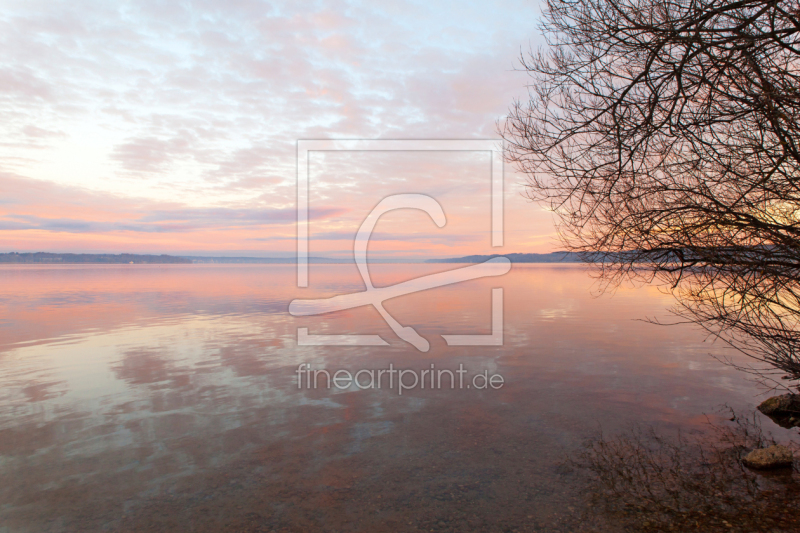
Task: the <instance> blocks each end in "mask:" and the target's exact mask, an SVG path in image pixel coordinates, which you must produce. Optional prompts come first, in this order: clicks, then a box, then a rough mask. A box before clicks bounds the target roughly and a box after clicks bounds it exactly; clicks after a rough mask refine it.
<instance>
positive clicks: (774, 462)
mask: <svg viewBox="0 0 800 533" xmlns="http://www.w3.org/2000/svg"><path fill="white" fill-rule="evenodd" d="M793 460H794V457H793V456H792V450H790V449H789V448H787V447H786V446H781V445H780V444H774V445H772V446H770V447H769V448H761V449H759V450H753V451H752V452H750V453H748V454H747V455H745V456H744V459H742V462H743V463H744V465H745V466H748V467H750V468H756V469H758V470H766V469H769V468H781V467H786V466H792V461H793Z"/></svg>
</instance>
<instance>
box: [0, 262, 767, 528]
mask: <svg viewBox="0 0 800 533" xmlns="http://www.w3.org/2000/svg"><path fill="white" fill-rule="evenodd" d="M448 268H452V265H375V266H373V267H372V275H373V279H374V282H375V284H376V285H388V284H393V283H397V282H401V281H404V280H407V279H409V278H412V277H415V276H418V275H423V274H426V273H430V272H433V271H440V270H444V269H448ZM310 280H311V287H312V288H310V289H297V288H296V287H295V270H294V267H293V266H290V265H286V266H283V265H107V266H92V265H74V266H67V265H59V266H34V265H25V266H17V267H9V266H4V267H0V480H2V482H0V531H10V532H17V531H19V532H28V531H31V532H40V531H105V530H108V531H177V530H185V531H227V530H231V531H359V532H376V531H431V530H434V531H578V530H581V529H582V528H584V526H585V527H589V526H591V527H596V528H599V529H601V530H602V529H607V530H609V531H613V530H614V525H613V524H612V523H605V522H604V518H603V517H602V516H600V515H597V516H595V515H594V514H593V513H592V512H591V509H590V508H589V507H587V505H588V503H587V502H586V501H585V500H584V497H583V496H582V495H581V494H582V493H581V491H580V488H581V479H580V476H579V475H578V474H577V473H575V472H572V471H570V470H569V469H565V468H564V467H563V466H561V462H562V460H563V458H564V456H565V454H567V453H569V452H570V451H571V450H574V449H575V448H576V447H577V446H578V445H579V444H580V443H581V441H582V440H583V439H585V438H586V437H587V436H590V435H592V434H594V433H596V431H597V430H598V429H599V428H602V430H603V431H605V432H611V433H613V432H614V431H616V430H619V429H622V428H624V427H627V426H628V425H629V424H631V423H642V424H649V425H654V426H656V427H657V428H661V429H664V430H671V429H674V428H678V427H680V428H684V429H685V428H689V429H690V430H691V428H693V427H697V426H700V425H701V424H702V422H703V421H704V420H705V416H704V415H705V414H713V413H714V412H715V411H717V409H718V408H719V406H720V405H721V404H722V403H727V404H728V405H730V406H732V407H734V408H737V409H742V410H752V409H753V407H754V406H755V405H756V404H757V403H758V402H759V401H760V400H761V399H763V397H762V396H759V393H760V392H761V391H760V389H758V388H757V387H756V386H755V385H754V384H753V383H751V382H749V381H747V380H746V379H745V376H743V375H741V374H740V373H737V372H736V371H734V370H732V369H730V368H728V367H725V366H723V365H721V364H720V363H718V362H717V361H715V360H714V359H713V358H712V357H711V356H710V355H709V354H714V355H717V356H725V355H729V356H734V357H735V354H726V353H725V351H724V350H723V348H722V347H721V346H718V345H714V344H712V343H710V342H704V337H703V335H702V334H701V333H699V332H698V331H696V330H694V329H692V328H690V327H684V326H676V327H670V328H664V327H658V326H654V325H651V324H647V323H644V322H641V321H638V320H636V319H641V318H644V317H662V318H666V317H667V316H668V315H667V313H666V311H665V310H666V308H667V307H668V306H669V304H670V301H669V299H667V298H666V297H664V296H662V295H660V294H659V293H658V292H657V291H656V290H655V289H650V288H643V289H621V290H619V291H618V292H617V293H616V294H615V295H614V296H613V297H609V296H604V297H600V298H593V297H592V296H591V293H590V291H591V289H592V280H591V279H590V278H589V276H588V275H587V274H586V272H585V270H584V269H583V267H581V266H575V265H563V266H561V265H559V266H550V265H515V266H514V268H513V269H512V271H511V272H510V273H509V274H507V275H505V276H502V277H499V278H487V279H481V280H475V281H470V282H467V283H463V284H460V285H455V286H449V287H442V288H438V289H433V290H429V291H425V292H422V293H417V294H412V295H408V296H403V297H401V298H397V299H395V300H391V301H388V302H387V303H386V308H387V309H388V310H389V312H391V313H392V314H393V315H394V316H395V317H396V318H397V319H398V320H399V321H400V322H401V323H403V324H404V325H411V326H413V327H414V328H416V329H417V331H419V332H420V333H421V334H422V335H423V336H425V337H426V338H427V339H428V340H429V341H430V343H431V350H430V351H429V352H427V353H423V352H419V351H417V350H416V349H415V348H413V347H412V346H410V345H408V344H406V343H404V342H402V341H400V340H398V339H397V337H396V336H395V335H394V334H393V333H392V331H391V330H390V329H389V328H388V326H386V324H385V323H384V322H383V321H382V319H381V318H380V316H379V315H378V313H377V312H376V311H375V310H374V309H372V308H367V307H364V308H358V309H353V310H350V311H339V312H336V313H332V314H329V315H324V316H317V317H302V318H295V317H292V316H290V315H289V314H288V312H287V309H288V304H289V302H290V301H291V300H292V299H294V298H310V297H321V296H331V295H334V294H340V293H344V292H354V291H357V290H363V285H362V283H361V281H360V277H359V276H358V273H357V271H356V269H355V267H354V266H349V265H312V268H311V278H310ZM493 287H503V288H504V295H505V299H504V300H505V302H504V311H505V313H504V314H505V323H504V345H503V346H489V347H480V346H470V347H448V346H447V345H446V344H445V343H444V341H443V340H442V338H441V337H440V335H441V334H443V333H444V334H469V333H481V334H488V333H489V332H490V330H491V289H492V288H493ZM298 327H307V328H308V330H309V333H312V334H336V333H369V334H379V335H381V336H382V337H383V338H384V339H386V340H387V341H388V342H389V343H390V346H385V347H344V346H341V347H324V346H298V345H297V328H298ZM301 363H307V364H310V365H312V368H317V369H323V368H324V369H329V370H330V371H331V373H332V372H333V371H335V370H339V369H345V370H348V371H351V372H356V371H358V370H360V369H382V368H388V365H389V364H393V365H394V366H395V367H398V368H408V369H425V368H430V365H431V364H433V365H435V367H436V368H439V369H451V370H455V369H457V368H458V365H459V364H463V365H464V368H465V369H467V370H468V372H469V373H470V374H474V373H478V372H483V371H487V372H489V373H490V374H500V375H502V376H503V378H504V380H505V385H504V386H503V387H502V388H501V389H499V390H493V389H489V390H475V389H474V388H470V389H462V390H458V389H456V390H450V389H449V388H446V389H444V390H430V389H424V390H422V389H419V388H417V389H414V390H411V391H405V392H404V393H403V394H402V395H399V394H398V391H397V390H396V389H394V390H388V389H385V388H384V389H381V390H376V389H370V390H358V389H357V388H355V387H352V388H351V389H349V390H337V389H335V388H334V389H327V388H318V389H315V390H314V389H311V390H310V389H307V388H301V389H298V386H297V379H296V370H297V367H298V365H299V364H301ZM587 516H588V517H589V518H588V520H590V521H591V524H588V523H586V521H587ZM582 522H583V523H582Z"/></svg>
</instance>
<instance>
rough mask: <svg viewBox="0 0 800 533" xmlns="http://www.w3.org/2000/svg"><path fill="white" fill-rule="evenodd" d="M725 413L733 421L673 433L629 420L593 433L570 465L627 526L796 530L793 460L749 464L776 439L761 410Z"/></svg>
mask: <svg viewBox="0 0 800 533" xmlns="http://www.w3.org/2000/svg"><path fill="white" fill-rule="evenodd" d="M728 413H730V414H733V417H732V418H731V420H730V421H726V422H720V423H717V424H715V423H709V424H708V425H707V427H705V428H703V430H701V431H694V432H689V433H676V434H671V435H670V434H662V433H660V432H658V431H655V430H654V429H653V428H648V429H643V428H641V427H638V426H634V428H632V429H630V430H628V431H625V432H622V433H620V434H617V435H615V436H613V437H604V436H603V435H599V436H595V437H593V438H591V439H588V440H587V442H586V443H585V444H584V447H583V449H582V450H580V451H577V452H574V454H573V457H571V459H570V460H569V465H571V466H573V467H577V468H578V469H580V470H583V471H587V472H588V473H589V474H590V479H591V483H590V485H589V487H588V494H589V495H590V497H591V498H592V499H593V501H594V502H595V503H597V504H599V507H600V508H602V509H603V511H604V512H606V513H608V514H609V515H611V516H612V517H613V518H614V519H616V520H617V521H619V522H620V523H621V524H622V525H623V527H624V528H625V529H626V530H629V531H654V532H655V531H682V532H693V531H696V532H698V533H713V532H723V531H725V532H743V533H744V532H747V533H749V532H754V531H768V532H771V533H777V532H784V531H785V532H792V531H797V530H798V528H800V507H798V503H800V476H798V475H797V465H795V466H794V467H793V468H785V469H779V470H776V471H760V472H758V473H757V472H754V471H751V470H748V469H747V468H746V467H745V466H744V465H743V463H742V459H743V457H744V456H745V455H746V454H747V453H748V452H749V451H751V450H753V449H760V448H766V447H768V446H771V445H774V444H776V441H775V440H774V438H773V437H772V436H771V435H770V434H769V433H768V432H765V431H764V430H763V429H762V427H761V424H760V422H759V418H758V417H752V418H749V417H741V416H737V415H736V414H735V413H734V412H732V411H730V410H728ZM787 444H789V446H791V447H792V448H794V451H795V453H796V452H797V451H798V448H800V447H799V446H797V444H796V443H791V442H790V443H787Z"/></svg>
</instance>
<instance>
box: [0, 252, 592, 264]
mask: <svg viewBox="0 0 800 533" xmlns="http://www.w3.org/2000/svg"><path fill="white" fill-rule="evenodd" d="M495 257H507V258H508V259H509V261H511V262H512V263H582V262H583V261H581V259H580V258H579V257H578V255H577V254H575V253H572V252H552V253H548V254H532V253H531V254H525V253H511V254H492V255H467V256H464V257H449V258H437V259H427V260H425V261H405V260H402V259H398V260H389V261H387V260H385V259H383V260H382V259H378V260H371V261H370V262H373V263H404V262H415V263H482V262H484V261H488V260H489V259H492V258H495ZM308 262H309V263H314V264H337V263H351V262H352V259H351V258H347V259H338V258H329V257H309V258H308ZM82 263H90V264H191V263H202V264H207V263H217V264H296V263H297V259H296V258H294V257H206V256H177V255H166V254H161V255H148V254H73V253H50V252H10V253H0V264H82Z"/></svg>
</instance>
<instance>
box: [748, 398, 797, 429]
mask: <svg viewBox="0 0 800 533" xmlns="http://www.w3.org/2000/svg"><path fill="white" fill-rule="evenodd" d="M758 410H759V411H761V412H762V413H764V414H765V415H767V416H768V417H770V418H771V419H772V421H773V422H775V423H776V424H778V425H779V426H781V427H784V428H792V427H800V396H798V395H796V394H782V395H780V396H773V397H772V398H768V399H766V400H764V401H763V402H761V405H759V406H758Z"/></svg>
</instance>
